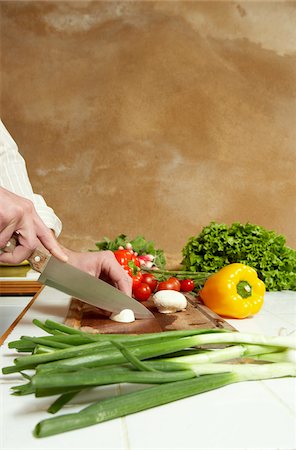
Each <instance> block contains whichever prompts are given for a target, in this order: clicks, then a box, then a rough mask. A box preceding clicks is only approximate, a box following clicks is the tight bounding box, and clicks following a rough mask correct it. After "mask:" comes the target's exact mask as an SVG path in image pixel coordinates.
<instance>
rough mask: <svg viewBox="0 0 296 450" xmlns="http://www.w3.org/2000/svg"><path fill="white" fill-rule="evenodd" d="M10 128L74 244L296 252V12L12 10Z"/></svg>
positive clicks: (10, 5) (283, 7)
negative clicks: (228, 245)
mask: <svg viewBox="0 0 296 450" xmlns="http://www.w3.org/2000/svg"><path fill="white" fill-rule="evenodd" d="M0 6H1V72H2V78H1V115H2V119H3V121H4V123H5V124H6V126H7V128H8V129H9V130H10V132H11V134H12V135H13V137H14V139H15V140H16V141H17V143H18V145H19V148H20V151H21V153H22V154H23V156H24V157H25V159H26V161H27V167H28V171H29V174H30V177H31V181H32V184H33V187H34V190H35V191H36V192H39V193H41V194H43V196H44V197H45V199H46V201H47V203H48V204H49V205H51V206H52V207H53V208H54V209H55V211H56V213H57V214H58V216H59V217H60V218H61V219H62V221H63V225H64V227H63V232H62V235H61V241H62V242H63V243H64V244H66V245H67V246H70V247H72V248H75V249H88V248H94V243H95V241H97V240H99V239H100V238H102V237H103V236H105V235H106V236H109V237H114V236H115V235H117V234H119V233H126V234H128V235H130V236H131V237H133V236H135V235H136V234H143V235H144V236H145V237H146V238H147V239H153V240H154V241H155V242H156V243H157V245H158V246H159V247H161V248H164V250H165V251H166V252H167V253H168V254H171V255H175V256H176V257H177V258H178V257H179V255H180V252H181V249H182V247H183V245H184V244H185V242H186V241H187V239H188V237H189V236H192V235H195V234H197V233H198V232H199V231H200V230H201V228H202V227H203V226H205V225H207V224H208V223H209V222H210V221H211V220H215V221H218V222H225V223H228V224H230V223H232V222H234V221H240V222H242V223H245V222H247V221H249V222H252V223H257V224H259V225H262V226H264V227H266V228H268V229H274V230H275V231H277V232H279V233H283V234H285V235H286V237H287V241H288V244H289V245H291V246H295V245H296V236H295V217H296V208H295V206H296V204H295V198H296V197H295V194H296V185H295V163H296V157H295V154H296V149H295V146H296V126H295V117H296V27H295V23H296V3H295V2H285V1H281V2H253V1H250V2H221V1H220V2H212V1H210V2H199V1H194V2H186V1H174V2H170V1H156V2H147V1H142V2H141V1H138V2H125V1H121V2H113V1H105V2H104V1H103V2H100V1H83V2H82V1H81V2H74V1H69V2H53V1H46V2H38V1H16V2H14V1H1V4H0Z"/></svg>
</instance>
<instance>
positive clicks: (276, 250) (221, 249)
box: [182, 222, 296, 291]
mask: <svg viewBox="0 0 296 450" xmlns="http://www.w3.org/2000/svg"><path fill="white" fill-rule="evenodd" d="M182 254H183V261H182V265H183V267H184V269H185V270H188V271H192V272H210V273H211V272H216V271H218V270H219V269H221V268H222V267H224V266H225V265H227V264H231V263H235V262H240V263H243V264H246V265H248V266H251V267H253V268H254V269H255V270H256V271H257V273H258V276H259V278H260V279H261V280H262V281H264V283H265V285H266V289H267V290H269V291H277V290H283V289H290V290H296V251H295V250H293V249H291V248H289V247H287V246H286V240H285V237H284V236H282V235H278V234H276V233H275V232H274V231H269V230H266V229H265V228H263V227H260V226H258V225H253V224H250V223H247V224H245V225H242V224H241V223H233V224H232V225H231V226H229V227H228V226H227V225H225V224H218V223H216V222H211V223H210V225H209V226H206V227H204V228H203V229H202V231H201V233H200V234H199V235H197V236H195V237H191V238H190V239H189V240H188V242H187V244H186V245H185V247H184V248H183V250H182Z"/></svg>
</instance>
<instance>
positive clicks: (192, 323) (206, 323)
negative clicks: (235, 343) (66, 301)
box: [65, 294, 234, 334]
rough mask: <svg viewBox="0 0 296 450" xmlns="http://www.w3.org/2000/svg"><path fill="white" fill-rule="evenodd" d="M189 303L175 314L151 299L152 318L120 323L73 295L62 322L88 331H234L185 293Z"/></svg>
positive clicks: (148, 306)
mask: <svg viewBox="0 0 296 450" xmlns="http://www.w3.org/2000/svg"><path fill="white" fill-rule="evenodd" d="M186 297H187V300H188V306H187V308H186V310H185V311H180V312H178V313H175V314H161V313H159V312H158V310H157V308H156V307H155V306H154V304H153V302H152V300H151V299H149V300H148V301H146V302H145V306H146V307H147V308H148V309H149V310H150V311H151V312H152V313H153V314H154V318H153V319H144V320H136V321H135V322H132V323H119V322H114V321H112V320H110V319H109V316H108V315H106V312H104V311H102V310H100V309H99V308H95V307H93V306H91V305H88V304H87V303H84V302H81V301H80V300H77V299H75V298H73V299H72V301H71V304H70V307H69V310H68V313H67V317H66V320H65V324H66V325H68V326H71V327H74V328H76V329H80V330H82V331H86V332H88V333H106V334H108V333H110V334H112V333H113V334H114V333H126V334H140V333H156V332H160V331H170V330H190V329H194V328H225V329H229V330H234V328H233V327H232V326H231V325H230V324H229V323H227V322H226V321H225V320H224V319H222V317H220V316H218V315H217V314H216V313H214V312H213V311H211V310H210V309H208V308H207V307H206V306H204V305H203V304H202V302H201V301H200V300H199V299H196V298H195V297H194V296H193V295H191V294H186Z"/></svg>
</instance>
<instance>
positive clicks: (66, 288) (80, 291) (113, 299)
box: [1, 234, 154, 319]
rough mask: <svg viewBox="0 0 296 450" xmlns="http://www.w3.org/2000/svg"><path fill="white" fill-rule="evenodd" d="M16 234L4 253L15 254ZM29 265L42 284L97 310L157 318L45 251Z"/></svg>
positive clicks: (31, 257)
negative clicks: (127, 312) (131, 312)
mask: <svg viewBox="0 0 296 450" xmlns="http://www.w3.org/2000/svg"><path fill="white" fill-rule="evenodd" d="M17 239H18V237H17V235H16V234H14V235H13V237H12V238H11V239H10V240H9V241H8V243H7V244H6V247H4V248H2V249H1V250H2V251H4V252H12V251H13V250H14V249H15V248H16V246H17V243H18V241H17ZM28 261H29V263H30V265H31V267H32V268H33V269H35V270H36V271H37V272H40V273H41V275H40V277H39V279H38V281H39V282H40V283H41V284H45V285H47V286H51V287H53V288H56V289H58V290H60V291H62V292H65V293H66V294H68V295H71V296H73V297H75V298H78V299H80V300H82V301H84V302H86V303H89V304H91V305H93V306H96V307H99V308H101V309H104V310H106V311H110V312H116V313H118V312H120V311H122V309H131V310H132V311H133V312H134V314H135V317H136V318H137V319H149V318H153V317H154V316H153V314H152V313H151V312H150V311H149V310H148V309H147V308H146V307H145V306H144V305H143V304H141V303H139V302H138V301H137V300H134V299H133V298H131V297H129V296H127V295H125V294H124V293H123V292H121V291H119V290H118V289H116V288H115V287H113V286H111V285H110V284H108V283H106V282H105V281H103V280H100V279H98V278H96V277H94V276H92V275H89V274H88V273H86V272H83V271H81V270H79V269H77V268H76V267H74V266H72V265H70V264H68V263H66V262H62V261H60V260H58V259H57V258H56V257H54V256H52V255H50V254H48V253H46V252H45V251H43V250H41V249H35V250H34V252H33V253H32V255H31V256H30V257H29V258H28Z"/></svg>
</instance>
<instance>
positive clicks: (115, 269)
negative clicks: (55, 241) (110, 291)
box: [64, 248, 132, 297]
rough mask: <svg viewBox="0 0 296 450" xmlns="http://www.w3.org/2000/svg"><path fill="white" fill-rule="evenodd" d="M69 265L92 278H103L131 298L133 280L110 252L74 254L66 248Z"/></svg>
mask: <svg viewBox="0 0 296 450" xmlns="http://www.w3.org/2000/svg"><path fill="white" fill-rule="evenodd" d="M64 251H65V253H66V254H67V255H68V258H69V259H68V263H69V264H71V265H73V266H75V267H77V269H80V270H83V271H84V272H87V273H89V274H90V275H92V276H95V277H97V278H101V279H102V280H104V281H107V282H108V283H109V284H112V285H113V286H115V287H116V288H117V289H119V290H120V291H122V292H124V293H125V294H127V295H129V296H130V297H131V295H132V279H131V277H130V276H129V275H128V274H127V273H126V272H125V270H124V269H123V268H122V267H121V265H120V264H119V263H118V261H117V260H116V258H115V256H114V254H113V253H112V252H111V251H110V250H106V251H101V252H81V253H80V252H74V251H72V250H68V249H66V248H64Z"/></svg>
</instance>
